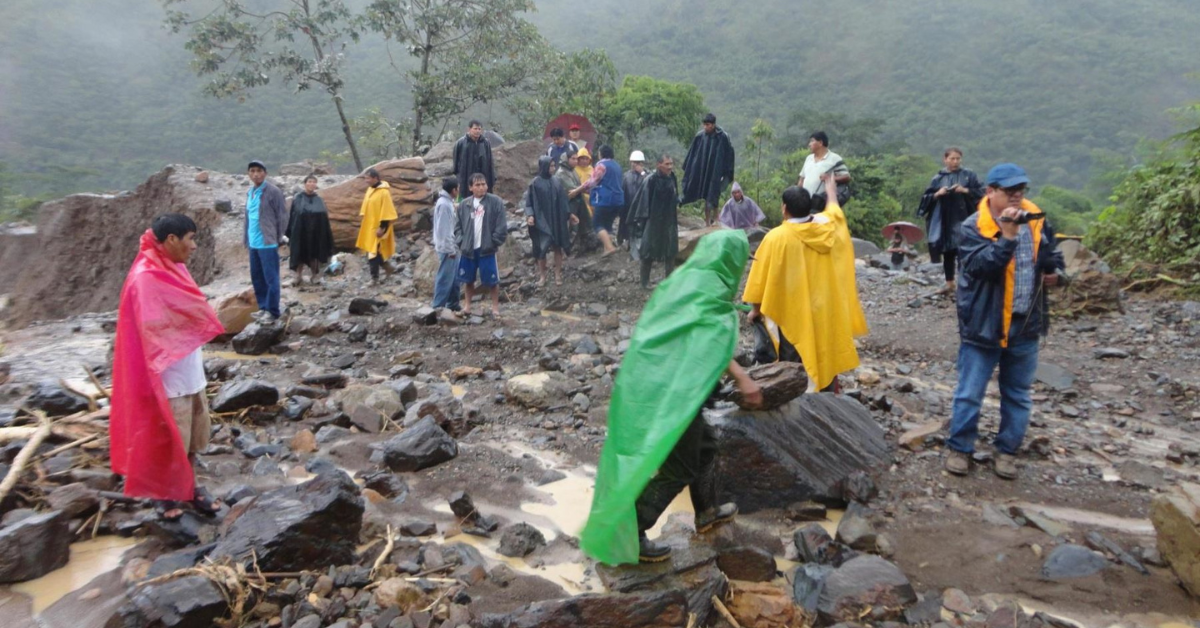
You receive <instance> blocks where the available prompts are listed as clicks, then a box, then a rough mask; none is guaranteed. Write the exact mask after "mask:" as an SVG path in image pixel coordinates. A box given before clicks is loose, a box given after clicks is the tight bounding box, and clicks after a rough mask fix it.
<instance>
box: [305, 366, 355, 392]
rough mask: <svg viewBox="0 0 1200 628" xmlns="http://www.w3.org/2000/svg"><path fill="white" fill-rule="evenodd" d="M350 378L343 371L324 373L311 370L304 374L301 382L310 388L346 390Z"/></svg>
mask: <svg viewBox="0 0 1200 628" xmlns="http://www.w3.org/2000/svg"><path fill="white" fill-rule="evenodd" d="M348 381H350V378H349V377H347V376H346V374H345V373H343V372H341V371H324V370H321V369H317V368H314V369H311V370H309V371H307V372H306V373H304V375H303V376H301V378H300V382H301V383H303V384H305V385H308V386H323V387H325V388H344V387H345V386H346V382H348Z"/></svg>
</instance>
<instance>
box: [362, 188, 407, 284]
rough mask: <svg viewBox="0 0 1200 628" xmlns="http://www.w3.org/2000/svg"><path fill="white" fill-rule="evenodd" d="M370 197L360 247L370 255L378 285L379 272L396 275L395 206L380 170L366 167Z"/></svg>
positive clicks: (365, 205) (364, 204)
mask: <svg viewBox="0 0 1200 628" xmlns="http://www.w3.org/2000/svg"><path fill="white" fill-rule="evenodd" d="M364 174H365V176H366V179H367V185H369V186H370V187H368V188H367V194H366V196H364V197H363V202H362V209H360V210H359V212H358V215H359V216H362V219H363V220H362V224H361V225H359V227H358V242H357V244H356V245H355V246H357V247H358V248H359V249H360V250H362V251H365V252H366V253H367V264H368V266H370V268H371V282H372V283H378V282H379V269H380V268H383V269H384V272H386V273H387V274H388V276H391V274H392V273H393V272H394V269H393V268H392V265H391V262H389V261H388V260H390V259H391V258H392V256H393V255H395V254H396V237H395V233H394V232H393V229H394V228H395V222H396V218H398V216H397V215H396V206H395V204H393V203H392V192H391V190H390V186H388V182H387V181H384V180H382V179H380V177H379V171H378V170H376V169H374V168H367V171H366V173H364Z"/></svg>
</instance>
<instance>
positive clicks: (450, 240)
mask: <svg viewBox="0 0 1200 628" xmlns="http://www.w3.org/2000/svg"><path fill="white" fill-rule="evenodd" d="M457 198H458V178H457V177H446V178H444V179H442V189H440V190H438V198H437V203H436V204H435V205H434V206H433V250H434V252H435V253H437V256H438V269H437V277H436V278H435V279H434V280H433V307H435V308H439V307H444V308H449V309H450V310H451V311H454V312H457V311H458V310H460V309H461V306H460V305H459V304H458V300H459V297H458V241H457V240H455V239H454V223H456V222H458V213H457V212H456V211H455V209H454V203H455V199H457Z"/></svg>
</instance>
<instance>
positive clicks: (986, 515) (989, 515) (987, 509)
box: [983, 504, 1021, 528]
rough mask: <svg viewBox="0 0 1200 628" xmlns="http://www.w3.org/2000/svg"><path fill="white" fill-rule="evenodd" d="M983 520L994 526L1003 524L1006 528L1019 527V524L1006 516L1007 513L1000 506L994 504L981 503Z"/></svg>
mask: <svg viewBox="0 0 1200 628" xmlns="http://www.w3.org/2000/svg"><path fill="white" fill-rule="evenodd" d="M983 520H984V521H985V522H986V523H990V524H992V525H994V526H1003V527H1006V528H1019V527H1021V525H1020V524H1018V523H1017V522H1016V521H1014V520H1013V518H1012V517H1010V516H1008V513H1006V512H1004V510H1003V509H1002V508H1000V507H999V506H996V505H995V504H984V505H983Z"/></svg>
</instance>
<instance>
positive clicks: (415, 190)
mask: <svg viewBox="0 0 1200 628" xmlns="http://www.w3.org/2000/svg"><path fill="white" fill-rule="evenodd" d="M535 163H536V159H535ZM372 167H373V168H375V169H376V170H377V171H379V176H380V178H381V179H383V180H384V181H387V182H388V185H389V186H390V187H389V188H388V189H389V191H390V192H391V194H392V202H393V203H394V204H395V205H396V214H397V216H399V219H398V220H397V221H396V223H395V232H396V233H397V234H401V233H404V232H407V231H410V230H412V229H413V227H414V225H415V224H416V221H417V217H418V215H419V214H420V213H421V212H422V211H425V212H428V211H429V210H430V209H432V208H433V201H434V198H435V194H434V193H433V192H432V191H431V190H430V188H429V186H428V185H427V184H426V175H425V160H424V159H422V158H420V157H408V158H406V159H392V160H389V161H382V162H379V163H377V164H375V165H374V166H372ZM534 174H536V173H534ZM531 176H532V175H531ZM526 184H528V180H526ZM366 192H367V179H366V177H365V176H363V175H361V174H360V175H358V176H357V177H355V178H353V179H350V180H349V181H345V182H343V183H339V184H337V185H333V186H330V187H327V188H323V189H322V190H321V191H320V195H321V199H322V200H324V201H325V207H327V208H328V209H329V225H330V227H332V229H333V241H334V244H335V245H336V246H337V248H339V249H352V248H354V243H355V242H357V240H358V226H359V223H360V222H361V218H359V215H358V212H359V210H360V209H361V208H362V200H363V196H364V195H366ZM517 198H520V196H518V197H517Z"/></svg>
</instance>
